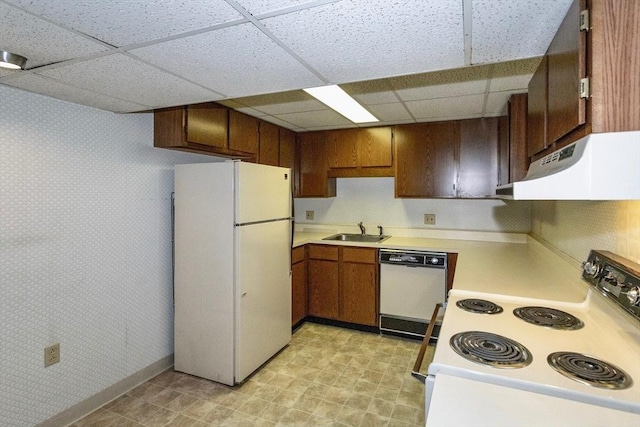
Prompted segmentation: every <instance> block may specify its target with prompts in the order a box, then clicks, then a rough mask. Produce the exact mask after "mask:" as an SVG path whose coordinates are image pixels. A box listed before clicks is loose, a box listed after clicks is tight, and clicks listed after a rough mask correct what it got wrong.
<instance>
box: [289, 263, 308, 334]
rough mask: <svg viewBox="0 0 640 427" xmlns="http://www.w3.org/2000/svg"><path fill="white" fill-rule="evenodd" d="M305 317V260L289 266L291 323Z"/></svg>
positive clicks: (293, 323)
mask: <svg viewBox="0 0 640 427" xmlns="http://www.w3.org/2000/svg"><path fill="white" fill-rule="evenodd" d="M305 317H307V262H306V261H304V260H303V261H300V262H297V263H295V264H293V265H292V266H291V325H292V326H293V325H295V324H296V323H298V322H300V321H301V320H302V319H304V318H305Z"/></svg>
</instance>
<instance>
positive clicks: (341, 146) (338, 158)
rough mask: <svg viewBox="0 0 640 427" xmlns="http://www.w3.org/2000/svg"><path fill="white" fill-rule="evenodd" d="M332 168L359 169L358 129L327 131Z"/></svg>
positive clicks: (328, 152)
mask: <svg viewBox="0 0 640 427" xmlns="http://www.w3.org/2000/svg"><path fill="white" fill-rule="evenodd" d="M326 138H327V154H328V156H329V159H328V160H329V167H330V168H356V167H358V148H357V144H358V129H340V130H329V131H326Z"/></svg>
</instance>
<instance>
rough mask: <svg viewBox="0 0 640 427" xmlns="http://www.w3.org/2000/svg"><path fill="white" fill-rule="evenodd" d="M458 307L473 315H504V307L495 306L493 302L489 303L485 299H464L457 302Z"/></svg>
mask: <svg viewBox="0 0 640 427" xmlns="http://www.w3.org/2000/svg"><path fill="white" fill-rule="evenodd" d="M456 305H457V306H458V307H460V308H461V309H463V310H465V311H470V312H472V313H480V314H498V313H502V307H500V306H499V305H498V304H495V303H493V302H491V301H487V300H484V299H476V298H469V299H462V300H460V301H458V302H456Z"/></svg>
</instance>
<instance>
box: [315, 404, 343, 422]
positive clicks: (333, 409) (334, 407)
mask: <svg viewBox="0 0 640 427" xmlns="http://www.w3.org/2000/svg"><path fill="white" fill-rule="evenodd" d="M340 409H342V405H340V404H338V403H335V402H329V401H326V400H323V401H321V402H320V403H319V404H318V406H316V409H314V410H313V415H317V416H319V417H323V418H330V419H334V418H335V417H336V415H337V414H338V412H340Z"/></svg>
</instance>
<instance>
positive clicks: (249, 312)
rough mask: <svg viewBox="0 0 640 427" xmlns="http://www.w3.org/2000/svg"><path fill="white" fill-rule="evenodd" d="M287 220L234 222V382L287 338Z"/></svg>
mask: <svg viewBox="0 0 640 427" xmlns="http://www.w3.org/2000/svg"><path fill="white" fill-rule="evenodd" d="M290 225H291V222H290V221H288V220H286V221H273V222H267V223H261V224H253V225H246V226H241V227H236V249H237V255H236V284H237V286H236V292H237V296H236V298H237V299H236V303H237V313H238V315H237V317H236V322H237V324H236V331H237V333H236V372H235V377H236V378H235V381H236V382H241V381H243V380H244V379H245V378H246V377H247V376H248V375H249V374H251V373H252V372H253V371H255V370H256V369H257V368H258V367H260V365H262V364H263V363H264V362H266V361H267V360H269V358H271V357H272V356H273V355H274V354H275V353H277V352H278V351H279V350H280V349H282V348H283V347H284V346H286V345H287V344H288V343H289V341H291V275H290V271H291V263H290V251H291V248H290V246H289V245H290V242H289V230H290Z"/></svg>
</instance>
